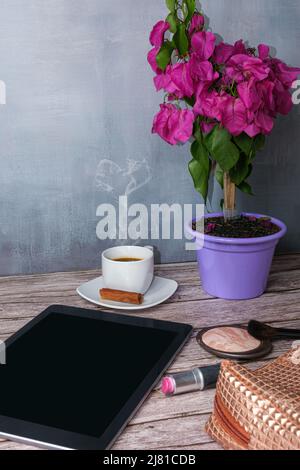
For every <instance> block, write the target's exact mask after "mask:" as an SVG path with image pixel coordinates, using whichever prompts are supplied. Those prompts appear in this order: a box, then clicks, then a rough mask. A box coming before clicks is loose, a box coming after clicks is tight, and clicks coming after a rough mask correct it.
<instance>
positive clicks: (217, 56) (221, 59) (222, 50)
mask: <svg viewBox="0 0 300 470" xmlns="http://www.w3.org/2000/svg"><path fill="white" fill-rule="evenodd" d="M234 53H235V51H234V46H232V45H231V44H226V43H225V42H221V43H220V44H218V45H217V46H216V48H215V52H214V56H213V58H214V61H215V62H216V63H217V64H219V65H222V64H226V62H228V60H229V59H230V58H231V57H232V56H233V54H234Z"/></svg>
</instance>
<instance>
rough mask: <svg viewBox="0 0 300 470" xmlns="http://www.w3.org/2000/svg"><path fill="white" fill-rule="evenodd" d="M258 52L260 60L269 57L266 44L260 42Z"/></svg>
mask: <svg viewBox="0 0 300 470" xmlns="http://www.w3.org/2000/svg"><path fill="white" fill-rule="evenodd" d="M258 54H259V58H260V59H262V60H265V59H267V58H268V57H269V55H270V48H269V46H267V45H266V44H260V45H259V46H258Z"/></svg>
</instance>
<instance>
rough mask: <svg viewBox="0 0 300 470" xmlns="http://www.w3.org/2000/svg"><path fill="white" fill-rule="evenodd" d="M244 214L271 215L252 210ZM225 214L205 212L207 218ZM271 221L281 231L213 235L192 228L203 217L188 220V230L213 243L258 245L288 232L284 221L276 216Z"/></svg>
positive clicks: (275, 239) (198, 237)
mask: <svg viewBox="0 0 300 470" xmlns="http://www.w3.org/2000/svg"><path fill="white" fill-rule="evenodd" d="M242 214H243V215H246V216H254V217H258V218H259V217H269V216H266V215H263V214H257V213H252V212H242ZM222 215H223V212H215V213H212V214H205V216H204V217H205V218H206V219H207V218H208V217H220V216H222ZM270 219H271V222H273V223H274V224H275V225H277V226H278V227H279V228H280V231H279V232H277V233H274V234H273V235H268V236H266V237H255V238H226V237H214V236H212V235H208V234H203V233H200V232H196V231H195V230H193V229H192V224H193V223H194V222H198V221H199V220H201V219H199V218H198V219H192V221H191V222H188V223H187V224H186V230H187V232H188V233H190V234H191V235H192V236H193V237H194V238H196V239H199V240H202V241H203V239H204V240H205V241H208V242H211V243H216V244H223V245H257V244H263V243H268V242H272V241H278V240H279V239H280V238H282V237H284V236H285V234H286V233H287V226H286V225H285V223H283V222H282V221H281V220H279V219H276V218H274V217H270Z"/></svg>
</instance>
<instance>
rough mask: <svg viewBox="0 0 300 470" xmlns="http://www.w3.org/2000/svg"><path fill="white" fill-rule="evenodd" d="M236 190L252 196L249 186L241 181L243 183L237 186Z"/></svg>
mask: <svg viewBox="0 0 300 470" xmlns="http://www.w3.org/2000/svg"><path fill="white" fill-rule="evenodd" d="M238 188H239V190H240V191H242V192H243V193H245V194H248V195H250V196H254V194H253V191H252V188H251V186H250V184H249V183H247V182H246V181H243V183H241V184H240V185H239V186H238Z"/></svg>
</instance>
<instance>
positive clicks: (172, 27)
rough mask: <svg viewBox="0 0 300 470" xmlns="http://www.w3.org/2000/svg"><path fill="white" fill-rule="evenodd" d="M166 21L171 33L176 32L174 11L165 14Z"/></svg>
mask: <svg viewBox="0 0 300 470" xmlns="http://www.w3.org/2000/svg"><path fill="white" fill-rule="evenodd" d="M166 21H167V22H168V23H169V25H170V31H171V33H176V31H177V18H176V16H175V14H174V13H170V14H169V15H168V16H167V19H166Z"/></svg>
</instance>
